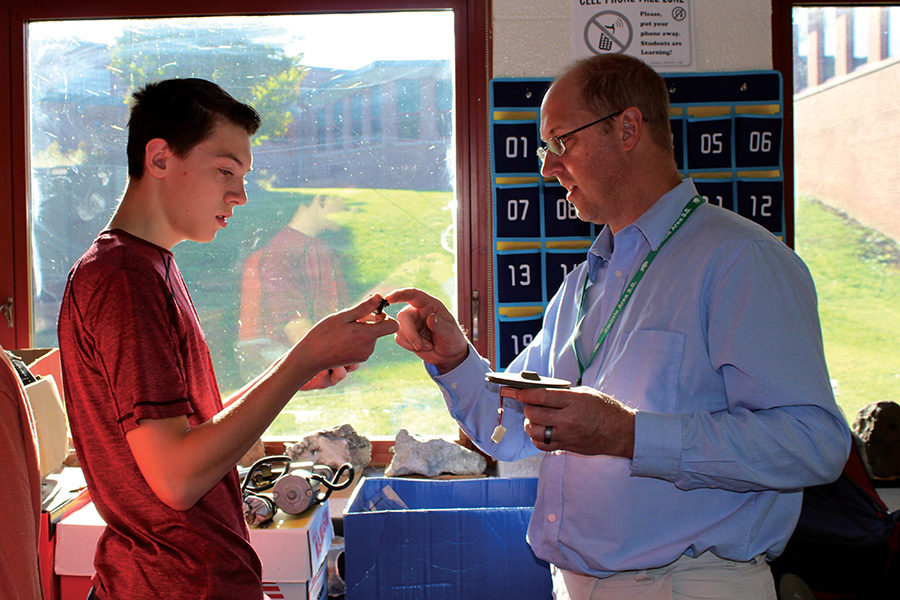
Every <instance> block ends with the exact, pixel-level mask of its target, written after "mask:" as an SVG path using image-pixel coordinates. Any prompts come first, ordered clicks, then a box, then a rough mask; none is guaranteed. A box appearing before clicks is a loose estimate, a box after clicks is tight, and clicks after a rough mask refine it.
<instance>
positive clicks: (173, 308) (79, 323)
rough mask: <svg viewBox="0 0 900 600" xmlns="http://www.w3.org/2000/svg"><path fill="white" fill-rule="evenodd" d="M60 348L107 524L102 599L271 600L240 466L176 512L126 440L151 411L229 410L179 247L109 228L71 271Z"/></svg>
mask: <svg viewBox="0 0 900 600" xmlns="http://www.w3.org/2000/svg"><path fill="white" fill-rule="evenodd" d="M59 346H60V357H61V361H62V369H63V382H64V389H65V400H66V409H67V413H68V418H69V424H70V426H71V429H72V437H73V438H74V441H75V448H76V450H77V452H78V456H79V460H80V462H81V466H82V468H83V470H84V475H85V479H86V481H87V484H88V488H89V490H90V493H91V498H92V499H93V502H94V504H95V505H96V507H97V511H98V512H99V513H100V515H101V516H102V517H103V519H104V520H105V521H106V523H107V527H106V529H105V531H104V532H103V535H102V537H101V538H100V542H99V543H98V545H97V552H96V555H95V557H94V566H95V568H96V571H97V572H96V575H95V576H94V581H93V584H94V589H95V591H96V594H97V598H98V599H99V600H104V599H107V598H113V599H116V600H120V599H121V600H124V599H126V598H127V599H128V600H142V599H146V600H160V599H166V600H176V599H182V598H183V599H185V600H188V599H190V600H199V599H206V598H208V599H213V598H215V599H216V600H222V599H230V598H233V599H235V600H238V599H239V600H248V599H249V600H256V599H259V598H262V584H261V567H260V563H259V559H258V558H257V556H256V553H255V552H254V551H253V548H252V547H251V546H250V543H249V532H248V530H247V525H246V523H245V522H244V519H243V512H242V503H241V494H240V484H239V481H238V476H237V471H236V470H235V469H232V471H231V472H230V473H229V474H228V475H227V476H226V477H224V478H223V479H222V480H221V481H219V482H218V483H217V484H216V485H215V486H214V487H213V488H212V489H211V490H210V491H209V492H208V493H207V494H206V495H205V496H204V497H203V498H201V499H200V501H199V502H197V504H196V505H194V506H193V507H192V508H190V509H188V510H186V511H178V510H174V509H172V508H170V507H169V506H167V505H166V504H164V503H163V502H162V501H160V500H159V499H158V498H157V497H156V495H155V494H154V493H153V491H152V490H151V489H150V486H148V485H147V482H146V481H145V480H144V478H143V476H142V475H141V472H140V470H139V469H138V466H137V463H136V462H135V460H134V457H133V456H132V454H131V450H130V448H129V446H128V442H127V441H126V440H125V434H126V433H127V432H128V431H131V430H132V429H134V428H136V427H137V426H138V422H139V421H140V420H141V419H161V418H167V417H174V416H179V415H187V417H188V421H189V423H190V425H191V427H196V426H198V425H200V424H201V423H203V422H205V421H207V420H209V419H210V418H211V417H212V416H213V415H215V414H216V413H217V412H218V411H220V410H221V409H222V399H221V396H220V394H219V389H218V386H217V384H216V378H215V373H214V371H213V365H212V361H211V359H210V355H209V348H208V347H207V345H206V340H205V338H204V336H203V331H202V330H201V328H200V323H199V320H198V318H197V313H196V311H195V309H194V306H193V303H192V302H191V298H190V296H189V294H188V291H187V288H186V287H185V284H184V280H183V279H182V277H181V273H180V272H179V271H178V267H177V266H176V265H175V261H174V260H173V257H172V254H171V252H169V251H168V250H165V249H163V248H160V247H158V246H155V245H153V244H150V243H149V242H146V241H144V240H141V239H140V238H137V237H134V236H132V235H130V234H128V233H125V232H123V231H119V230H113V231H106V232H103V233H101V234H100V236H99V237H98V238H97V239H96V240H95V241H94V243H93V244H92V245H91V247H90V248H89V249H88V250H87V252H85V254H84V255H83V256H82V257H81V259H80V260H79V261H78V262H77V263H76V264H75V266H74V267H73V268H72V272H71V274H70V276H69V282H68V284H67V285H66V291H65V294H64V296H63V301H62V306H61V308H60V315H59ZM171 468H172V469H173V470H174V469H178V468H179V466H178V465H171Z"/></svg>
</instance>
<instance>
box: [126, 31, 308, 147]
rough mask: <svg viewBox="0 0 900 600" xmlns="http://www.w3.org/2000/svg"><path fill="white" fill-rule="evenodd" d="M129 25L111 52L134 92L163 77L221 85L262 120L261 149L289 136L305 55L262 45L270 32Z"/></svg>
mask: <svg viewBox="0 0 900 600" xmlns="http://www.w3.org/2000/svg"><path fill="white" fill-rule="evenodd" d="M200 23H201V21H199V20H193V19H192V20H190V21H183V20H180V22H179V23H177V24H175V23H167V24H160V21H149V22H136V23H134V24H131V25H129V26H127V28H126V29H125V30H124V31H123V33H122V35H121V36H119V37H118V38H117V40H116V43H115V44H114V45H113V47H112V49H111V61H110V69H111V70H112V71H113V73H114V74H115V75H116V76H118V77H119V78H121V79H122V80H123V81H124V82H125V84H126V85H127V86H128V87H130V88H131V89H137V88H139V87H140V86H142V85H144V84H146V83H148V82H150V81H158V80H160V79H170V78H173V77H201V78H203V79H208V80H210V81H213V82H215V83H216V84H218V85H220V86H221V87H222V88H223V89H225V90H226V91H227V92H228V93H230V94H231V95H233V96H234V97H235V98H237V99H238V100H240V101H242V102H246V103H248V104H250V105H252V106H253V107H254V108H256V110H257V111H258V112H259V113H260V115H261V116H262V125H261V127H260V130H259V131H258V132H257V134H256V135H255V136H254V137H253V143H254V144H255V145H259V144H261V143H263V142H265V141H270V140H272V139H276V138H278V137H282V136H284V135H285V134H287V132H288V129H289V127H290V125H291V123H293V121H294V114H295V111H296V107H297V104H298V102H299V100H300V82H301V81H302V80H303V78H304V77H305V76H306V72H307V69H306V68H305V67H303V66H302V65H301V64H300V60H301V58H302V55H299V54H298V55H296V56H291V55H288V54H287V53H286V52H285V50H284V49H283V48H279V47H274V46H271V45H269V44H266V43H265V42H263V41H260V40H262V39H263V38H264V36H265V35H266V34H267V33H271V32H266V31H259V30H253V29H252V28H245V27H240V28H239V27H238V26H229V25H226V24H223V22H222V21H221V20H212V21H209V20H204V21H203V22H202V23H204V24H206V23H209V26H203V27H198V25H199V24H200Z"/></svg>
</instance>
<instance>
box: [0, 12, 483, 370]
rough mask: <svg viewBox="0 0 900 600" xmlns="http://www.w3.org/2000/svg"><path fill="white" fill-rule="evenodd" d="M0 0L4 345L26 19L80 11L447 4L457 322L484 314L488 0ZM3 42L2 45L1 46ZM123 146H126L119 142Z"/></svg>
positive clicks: (24, 129)
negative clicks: (451, 26) (451, 17)
mask: <svg viewBox="0 0 900 600" xmlns="http://www.w3.org/2000/svg"><path fill="white" fill-rule="evenodd" d="M35 4H37V3H33V2H31V1H30V0H0V39H2V41H3V42H4V43H2V44H0V48H3V50H2V51H0V82H5V83H7V84H8V85H7V86H6V89H7V90H9V93H8V94H3V95H0V98H2V99H0V114H3V115H9V118H8V119H6V118H3V119H0V123H2V124H0V139H8V140H10V143H9V144H8V145H0V223H2V225H0V240H2V241H0V256H2V258H0V296H2V298H0V304H2V302H3V301H4V300H5V298H6V296H12V298H13V301H14V305H13V306H14V316H15V320H14V326H13V327H12V328H10V327H8V326H7V325H6V323H5V319H3V318H2V317H0V344H2V345H3V347H5V348H26V347H30V346H31V272H30V271H31V261H30V253H29V235H28V226H29V216H28V200H27V198H28V185H29V179H30V178H29V172H28V160H27V155H28V145H29V141H28V126H27V104H28V91H27V88H26V85H27V78H26V64H27V63H26V60H27V56H26V51H25V48H26V39H25V36H26V33H25V30H26V25H27V24H28V23H29V22H32V21H42V20H68V19H86V18H152V17H181V16H226V15H254V14H286V13H335V12H382V11H391V10H399V11H402V10H428V9H450V10H453V11H454V13H455V15H456V19H455V36H456V40H457V42H456V50H455V69H456V71H455V80H456V112H457V115H456V125H457V140H456V141H457V145H456V150H457V155H456V181H457V196H458V200H459V205H458V213H457V215H458V216H457V219H458V220H457V269H458V307H459V315H458V317H459V321H460V323H461V324H462V325H463V327H464V328H465V329H466V330H467V331H470V332H471V331H475V330H477V328H475V327H473V317H474V318H475V319H477V322H480V323H487V322H488V321H487V319H488V315H489V313H490V307H489V303H487V302H481V303H480V306H479V307H478V312H477V314H474V315H473V312H472V306H473V304H472V297H473V292H476V293H480V296H481V297H482V298H484V297H485V296H489V295H490V294H489V292H490V287H489V264H487V262H489V261H484V260H480V259H481V258H482V257H484V256H489V255H490V254H489V253H490V180H489V176H488V174H489V172H490V168H489V159H488V154H487V146H488V139H487V137H488V124H487V117H488V114H487V102H486V100H487V96H488V94H487V89H488V79H489V73H490V36H489V31H488V29H489V23H490V1H489V0H379V2H378V3H377V5H374V6H373V2H371V0H299V1H298V0H293V1H289V0H260V2H257V3H255V4H254V5H253V8H252V9H248V6H247V3H246V2H243V1H237V0H216V1H212V0H199V1H198V2H194V3H191V4H190V6H186V5H185V4H184V3H183V2H176V1H174V0H160V1H159V2H156V3H152V4H147V3H144V2H134V1H130V0H118V1H112V0H86V2H84V3H79V4H72V3H66V2H60V1H58V0H50V1H47V2H42V3H40V4H38V5H35ZM7 49H8V50H7ZM122 151H123V152H124V148H123V149H122ZM489 337H490V336H488V335H480V336H479V338H478V339H473V340H471V341H472V342H473V345H474V346H475V347H476V349H478V351H479V352H480V353H482V354H483V355H485V356H488V355H489V352H490V351H491V350H492V348H491V347H490V346H491V345H490V344H489Z"/></svg>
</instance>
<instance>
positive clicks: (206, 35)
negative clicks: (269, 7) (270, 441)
mask: <svg viewBox="0 0 900 600" xmlns="http://www.w3.org/2000/svg"><path fill="white" fill-rule="evenodd" d="M348 32H355V33H353V37H354V40H355V43H354V44H352V48H343V47H342V45H340V44H337V45H336V44H333V43H332V42H333V41H334V40H344V39H346V38H347V35H348ZM413 36H417V37H415V38H414V37H413ZM394 42H405V43H400V44H395V43H394ZM344 45H346V44H344ZM347 51H352V53H348V52H347ZM453 56H454V40H453V13H452V12H451V11H421V12H403V13H378V14H365V15H353V14H341V15H302V16H300V15H298V16H283V15H282V16H278V17H273V18H266V17H227V18H212V17H210V18H185V19H142V20H103V21H67V22H35V23H32V24H29V26H28V60H29V65H28V66H29V68H28V72H29V77H30V79H29V86H30V87H29V89H30V140H31V154H30V166H31V177H32V181H31V197H30V210H31V217H32V219H31V221H32V231H31V236H32V237H31V239H32V249H33V252H32V271H33V278H32V280H33V298H34V307H33V315H34V322H33V328H34V341H35V343H36V344H37V345H39V346H55V345H56V331H55V327H56V315H57V313H58V310H59V301H60V298H61V295H62V291H63V287H64V284H65V278H66V275H67V273H68V270H69V268H70V267H71V265H72V264H73V263H74V261H75V260H76V259H77V258H78V257H79V256H80V255H81V253H82V252H83V251H84V250H85V249H86V248H87V247H88V245H89V244H90V242H91V241H92V240H93V238H94V237H95V236H96V234H97V233H98V232H99V231H100V230H102V229H103V228H104V227H105V225H106V223H107V222H108V220H109V218H110V217H111V215H112V214H113V212H114V210H115V206H116V203H117V200H118V198H119V197H120V196H121V194H122V192H123V191H124V188H125V185H126V177H127V168H126V156H125V142H126V135H127V134H126V130H125V127H126V123H127V119H128V98H129V94H130V93H131V92H132V91H133V90H134V89H136V88H138V87H140V86H142V85H143V84H144V83H146V82H148V81H152V80H159V79H164V78H170V77H188V76H190V77H203V78H207V79H211V80H213V81H215V82H216V83H218V84H220V85H221V86H222V87H223V88H225V89H226V90H227V91H229V92H230V93H232V94H233V95H234V96H235V97H237V98H238V99H240V100H242V101H245V102H249V103H251V104H252V105H253V106H255V107H256V108H257V110H259V112H260V113H261V114H262V116H263V127H262V128H261V129H260V131H259V133H258V134H257V135H256V136H254V138H253V143H254V148H253V151H254V165H253V171H252V172H251V174H250V175H249V176H248V197H249V201H248V203H247V205H246V206H244V207H241V208H240V209H239V210H238V211H237V212H236V214H235V218H234V219H233V220H231V221H230V222H229V226H228V228H227V229H226V230H223V231H222V232H220V234H219V235H218V237H217V238H216V240H215V241H214V242H212V243H210V244H195V243H192V242H186V243H183V244H179V245H178V246H176V248H175V249H174V252H175V257H176V260H177V261H178V263H179V265H180V267H181V270H182V271H183V273H184V275H185V278H186V279H187V281H188V285H189V286H190V289H191V293H192V296H193V300H194V303H195V305H196V306H197V309H198V312H199V313H200V317H201V321H202V323H203V326H204V331H205V333H206V336H207V341H208V343H209V346H210V350H211V353H212V356H213V361H214V363H215V366H216V371H217V374H218V377H219V382H220V385H221V387H222V390H223V394H228V393H230V391H231V390H234V389H237V388H238V387H240V386H241V385H243V383H245V382H246V381H247V380H248V379H249V378H250V377H252V376H253V375H255V374H256V373H258V372H259V371H260V370H261V369H262V368H263V367H264V366H266V365H267V364H268V363H269V362H270V361H272V360H274V358H276V357H277V356H278V355H279V354H280V353H281V352H282V351H284V350H285V349H286V348H287V347H288V346H289V345H290V344H291V343H293V342H294V341H295V340H297V339H299V337H300V336H302V335H303V333H304V332H305V331H306V330H307V329H308V328H309V327H310V326H311V325H312V324H313V323H315V321H316V320H318V319H320V318H322V317H323V316H325V315H326V314H328V313H330V312H332V311H334V310H336V309H338V308H341V307H344V306H347V305H348V304H349V303H355V302H357V301H358V300H360V299H363V298H365V297H367V296H368V295H369V294H371V293H373V292H387V291H389V290H391V289H394V288H396V287H402V286H409V285H414V286H418V287H421V288H423V289H426V290H429V291H430V292H431V293H433V294H435V295H436V296H438V297H440V298H441V299H442V300H443V301H444V302H446V303H447V305H448V306H451V307H452V306H455V303H456V297H457V294H456V275H455V273H456V271H455V251H454V248H453V246H452V243H449V244H448V240H452V238H453V236H452V233H453V231H455V229H454V223H455V206H456V199H455V196H454V193H453V187H454V185H453V178H454V177H455V174H454V171H453V169H452V167H451V166H449V165H448V161H447V158H448V157H450V156H453V155H454V153H455V150H454V140H453V138H452V129H447V127H446V126H442V125H440V124H439V118H438V116H439V115H441V113H445V112H450V111H452V96H453V93H452V91H451V92H450V96H451V100H450V103H449V105H448V104H447V102H446V100H443V101H442V102H443V104H442V105H441V106H440V107H438V106H436V105H435V102H436V99H435V98H431V99H430V100H429V99H427V98H422V97H420V89H422V88H424V87H427V86H434V85H435V82H440V85H442V86H444V88H446V89H448V90H452V89H453V73H454V64H453ZM397 81H402V82H404V85H402V86H397V85H396V82H397ZM387 90H390V92H391V93H390V94H388V95H387V96H386V97H385V91H387ZM406 94H414V97H406V96H405V95H406ZM401 107H403V110H404V112H402V113H401V112H400V108H401ZM413 117H414V118H413ZM425 119H431V120H432V121H433V123H431V124H430V125H427V126H423V127H422V128H421V130H420V128H419V126H418V123H419V121H420V120H425ZM413 120H414V121H415V123H416V126H415V128H413V127H412V125H411V124H410V123H411V122H412V121H413ZM399 123H405V124H404V125H402V126H398V124H399ZM345 128H346V130H345ZM424 132H433V133H429V135H423V133H424ZM413 133H414V135H412V134H413ZM351 140H352V142H353V143H352V144H350V143H349V142H350V141H351ZM189 200H190V199H186V201H189ZM448 233H450V234H451V235H448ZM391 310H393V311H394V312H396V309H389V311H391ZM345 422H349V423H351V424H352V425H353V426H354V427H355V428H356V429H357V430H358V431H360V432H361V433H364V434H367V435H387V436H393V435H394V434H395V433H396V432H397V430H398V429H399V428H400V427H406V428H408V429H409V430H410V431H415V432H419V433H424V434H446V435H455V432H456V426H455V424H454V423H453V421H452V420H451V419H450V417H449V416H448V415H447V414H446V408H445V407H444V404H443V400H442V399H441V397H440V394H439V393H438V392H437V389H436V387H435V386H434V385H433V383H432V382H431V381H430V379H428V378H427V376H426V375H425V373H424V370H423V369H422V366H421V362H420V361H419V360H418V359H416V358H415V357H414V356H413V355H412V354H410V353H407V352H406V351H403V350H402V349H400V348H399V347H397V346H396V344H395V343H394V341H393V340H392V339H391V338H390V337H389V338H386V339H382V340H381V341H379V344H378V346H377V348H376V351H375V354H374V355H373V357H372V358H371V360H370V361H369V362H368V363H367V364H366V365H364V366H363V368H361V369H360V370H359V371H357V372H356V373H353V374H352V375H351V376H350V377H349V378H348V379H347V380H345V381H344V382H342V383H341V384H340V385H339V386H336V387H335V388H332V389H329V390H324V391H321V392H310V393H302V394H298V395H297V396H296V397H295V398H294V399H293V400H292V401H291V403H290V404H289V405H288V406H287V407H286V409H285V410H284V411H283V413H282V415H281V416H280V417H279V418H278V419H277V420H276V422H275V423H274V424H273V426H272V427H271V428H270V430H269V434H270V435H290V436H294V437H296V436H297V435H302V434H303V433H305V432H308V431H312V430H315V429H317V428H320V427H331V426H333V425H336V424H340V423H345Z"/></svg>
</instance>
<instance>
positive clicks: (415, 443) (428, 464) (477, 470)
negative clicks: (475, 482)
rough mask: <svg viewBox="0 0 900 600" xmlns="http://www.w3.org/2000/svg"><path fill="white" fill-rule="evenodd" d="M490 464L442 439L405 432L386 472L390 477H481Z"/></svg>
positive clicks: (397, 443) (395, 447) (397, 439)
mask: <svg viewBox="0 0 900 600" xmlns="http://www.w3.org/2000/svg"><path fill="white" fill-rule="evenodd" d="M486 466H487V461H486V460H485V458H484V457H483V456H481V455H480V454H478V453H477V452H473V451H471V450H469V449H467V448H463V447H462V446H460V445H459V444H457V443H455V442H450V441H447V440H443V439H440V438H432V439H425V438H422V437H419V436H416V435H410V434H409V433H408V432H407V431H406V430H405V429H401V430H400V431H398V432H397V438H396V440H395V441H394V457H393V458H392V459H391V463H390V464H389V465H388V466H387V468H386V469H385V470H384V474H385V475H386V476H387V477H397V476H400V475H426V476H428V477H434V476H436V475H441V474H443V473H449V474H451V475H481V474H482V473H484V469H485V467H486Z"/></svg>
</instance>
